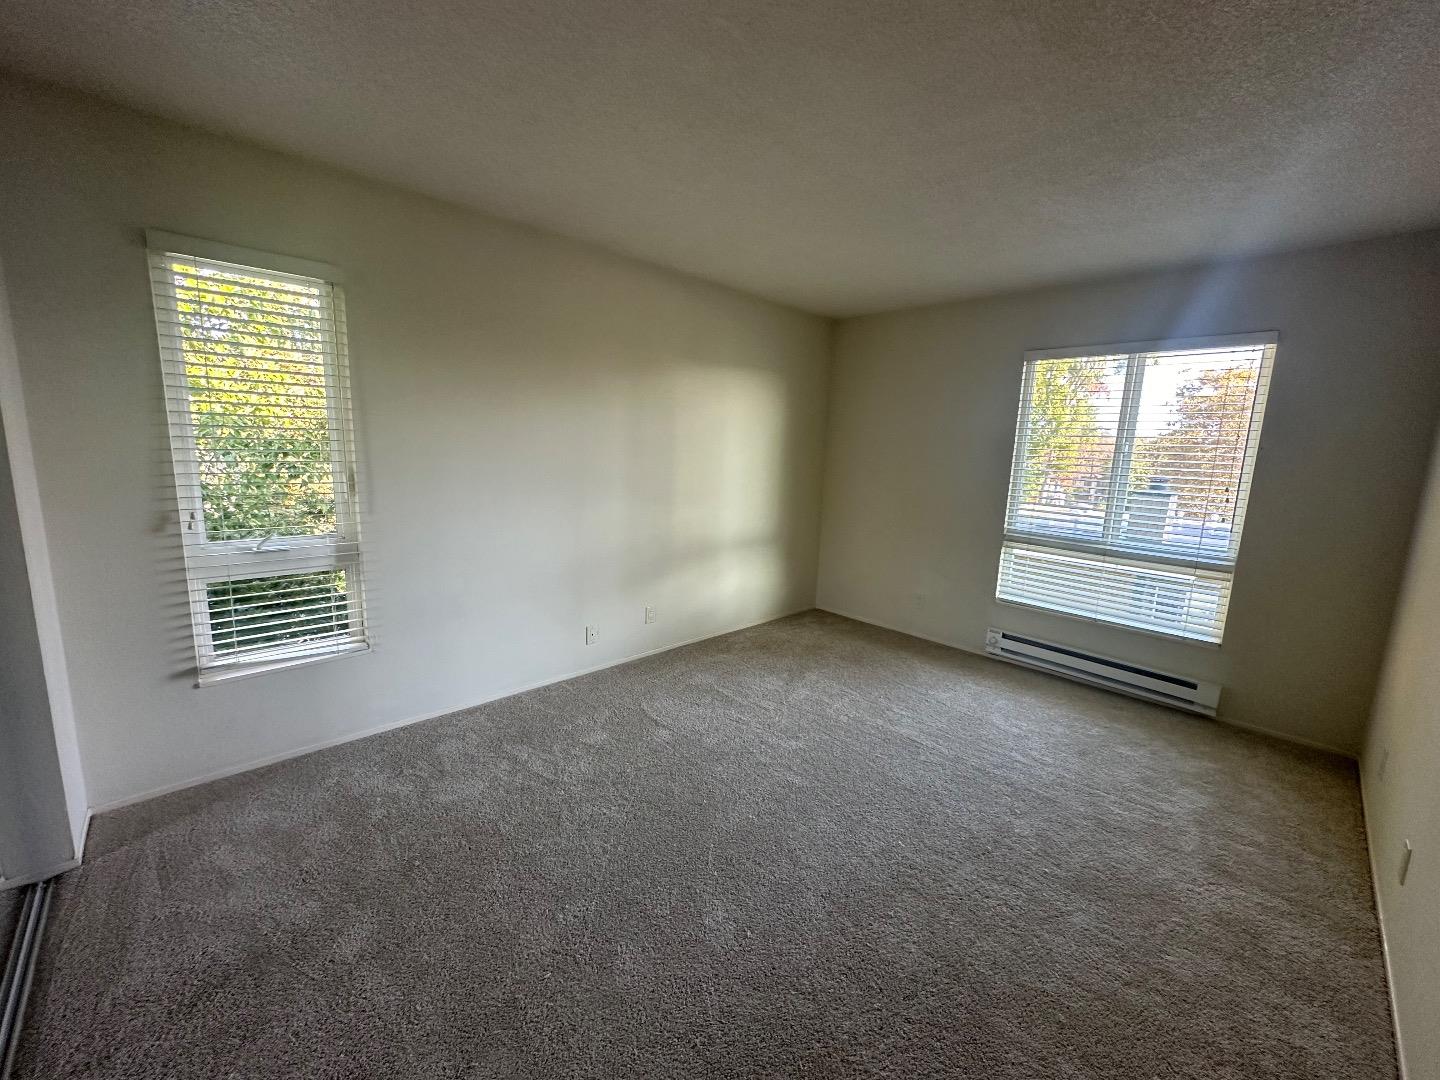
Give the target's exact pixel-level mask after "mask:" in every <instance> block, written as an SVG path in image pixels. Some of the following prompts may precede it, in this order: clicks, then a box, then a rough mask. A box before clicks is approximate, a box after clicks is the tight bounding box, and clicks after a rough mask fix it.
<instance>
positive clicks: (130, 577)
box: [0, 81, 829, 807]
mask: <svg viewBox="0 0 1440 1080" xmlns="http://www.w3.org/2000/svg"><path fill="white" fill-rule="evenodd" d="M0 145H3V146H4V147H5V153H4V155H3V156H0V205H3V206H4V207H5V212H4V213H3V214H0V255H3V257H4V259H5V261H6V266H7V269H8V273H9V279H10V294H11V304H12V308H13V313H14V322H15V336H16V342H17V344H18V349H19V355H20V361H21V373H22V376H23V383H24V390H25V394H26V397H27V405H28V415H29V420H30V430H31V439H32V442H33V446H34V453H35V464H36V471H37V475H38V478H39V488H40V494H41V498H42V501H43V504H44V509H45V515H46V524H47V527H48V529H49V534H50V539H51V542H50V549H51V557H52V562H53V568H54V579H55V592H56V596H57V598H58V604H59V614H60V621H61V624H62V626H63V631H64V636H65V644H66V649H67V654H68V660H69V668H70V683H71V688H72V690H73V696H74V707H75V715H76V719H77V725H78V731H79V738H80V749H81V752H82V755H83V759H84V764H85V769H86V774H87V780H88V783H89V786H90V801H91V803H92V804H93V805H95V806H98V807H103V806H106V805H110V804H114V803H116V802H118V801H122V800H128V799H133V798H135V797H137V796H140V795H143V794H145V793H147V792H151V791H155V790H157V789H161V788H165V787H168V786H172V785H178V784H181V783H184V782H186V781H190V780H193V779H195V778H198V777H202V776H205V775H208V774H212V773H216V772H222V771H226V770H231V769H234V768H237V767H240V766H243V765H246V764H249V763H253V762H256V761H259V760H263V759H266V758H270V757H273V756H277V755H283V754H285V753H288V752H291V751H294V750H296V749H298V748H302V747H306V746H310V745H314V744H317V743H321V742H325V741H330V740H335V739H339V738H343V737H346V736H349V735H353V734H355V733H358V732H362V731H365V730H369V729H372V728H374V727H376V726H379V725H384V724H387V723H391V722H395V721H399V720H402V719H405V718H410V717H417V716H421V715H425V714H432V713H436V712H440V711H444V710H449V709H453V708H458V707H462V706H466V705H469V704H473V703H475V702H478V701H481V700H483V699H487V698H489V697H492V696H496V695H500V694H504V693H506V692H509V691H512V690H515V689H517V688H520V687H524V686H527V685H530V684H534V683H537V682H543V681H548V680H552V679H556V678H560V677H562V676H565V675H567V674H570V673H572V672H576V671H579V670H581V669H584V668H588V667H591V666H594V665H598V664H601V663H605V662H609V661H613V660H616V659H618V658H621V657H625V656H629V655H632V654H636V653H640V652H644V651H647V650H653V649H658V648H661V647H664V646H668V645H671V644H674V643H677V642H680V641H684V640H687V639H692V638H698V637H704V636H709V635H713V634H717V633H721V632H724V631H727V630H730V629H733V628H736V627H739V626H742V625H745V624H749V623H753V622H757V621H761V620H765V619H768V618H772V617H775V616H778V615H781V614H784V613H786V612H790V611H794V610H797V609H801V608H806V607H809V606H810V605H811V603H812V601H813V599H814V579H815V565H816V558H817V554H816V548H817V528H818V496H819V477H820V468H821V444H822V429H823V423H824V404H825V385H826V384H825V379H826V372H827V355H828V339H829V328H828V325H827V324H826V323H825V322H824V321H823V320H821V319H818V318H815V317H812V316H808V315H802V314H799V313H796V312H793V311H790V310H788V309H784V308H781V307H778V306H776V305H773V304H769V303H766V302H762V301H759V300H756V299H752V298H749V297H746V296H743V295H740V294H738V293H734V292H731V291H728V290H725V289H722V288H719V287H716V286H712V285H709V284H705V283H702V282H699V281H696V280H693V279H689V278H685V277H682V276H679V275H674V274H670V273H667V272H664V271H661V270H658V269H655V268H652V267H648V266H645V265H643V264H640V263H636V262H633V261H629V260H626V259H623V258H620V257H617V256H613V255H610V254H606V253H603V252H600V251H598V250H596V249H593V248H589V247H586V246H584V245H581V244H577V243H574V242H571V241H567V240H563V239H559V238H555V237H552V236H548V235H545V234H542V233H539V232H536V231H534V230H530V229H527V228H524V227H521V226H518V225H514V224H509V223H505V222H501V221H498V220H495V219H491V218H487V217H484V216H481V215H478V214H474V213H471V212H467V211H463V210H460V209H457V208H454V207H451V206H447V205H444V204H442V203H438V202H434V201H430V200H427V199H423V198H420V197H417V196H413V195H409V194H405V193H402V192H400V191H397V190H393V189H390V188H387V187H384V186H380V185H376V184H371V183H368V182H364V181H361V180H359V179H355V178H352V177H349V176H347V175H344V174H341V173H338V172H334V171H330V170H328V169H325V168H321V167H318V166H312V165H309V164H306V163H303V162H300V161H297V160H294V159H291V158H288V157H283V156H279V155H274V154H270V153H267V152H264V151H262V150H258V149H255V148H252V147H250V146H247V145H243V144H240V143H237V142H232V141H229V140H226V139H223V138H219V137H214V136H210V135H206V134H201V133H198V132H195V131H191V130H188V129H185V128H181V127H177V126H174V125H171V124H168V123H165V122H163V121H160V120H155V119H151V118H147V117H143V116H140V115H138V114H135V113H131V112H128V111H125V110H123V109H120V108H116V107H112V106H109V105H105V104H102V103H100V102H98V101H95V100H92V99H88V98H84V97H81V96H77V95H72V94H69V93H65V92H61V91H58V90H52V89H48V88H43V87H40V86H37V85H34V84H30V83H25V82H18V81H3V82H0ZM147 226H153V227H158V228H164V229H169V230H172V231H175V232H180V233H185V234H188V235H193V236H200V237H205V238H209V239H215V240H220V241H225V242H229V243H234V244H239V245H243V246H248V247H254V248H259V249H262V250H269V251H276V252H281V253H285V254H290V255H296V256H301V257H306V258H312V259H316V260H320V261H323V262H327V263H332V264H335V265H337V266H340V267H342V268H343V269H344V272H345V275H346V300H347V308H348V314H349V327H350V336H351V355H352V366H353V375H354V383H355V392H356V398H357V409H358V416H357V421H358V427H359V434H360V441H361V453H362V457H363V486H364V489H365V495H366V499H367V502H368V504H369V507H370V519H369V524H368V528H367V531H366V541H367V544H368V552H367V585H368V597H369V601H370V617H371V622H372V625H373V627H374V641H375V648H374V651H373V652H372V653H370V654H368V655H364V656H359V657H354V658H349V659H345V660H340V661H335V662H330V663H324V664H319V665H314V666H309V667H304V668H301V669H297V670H291V671H286V672H281V673H275V674H270V675H267V676H261V677H257V678H253V679H246V680H241V681H237V682H231V683H227V684H223V685H219V686H214V687H209V688H206V689H203V690H197V689H195V688H194V686H193V685H192V682H191V679H192V673H191V672H190V670H189V665H190V662H191V657H190V655H189V642H188V636H189V635H188V628H187V623H186V614H185V610H184V602H183V596H182V595H181V594H180V593H179V592H178V591H177V589H176V585H177V584H178V580H179V576H178V575H179V558H180V553H179V545H178V538H177V536H176V535H174V532H173V528H172V527H171V526H170V525H169V524H168V522H167V517H168V515H169V514H170V513H171V512H172V510H171V508H170V505H169V500H170V499H171V497H172V496H171V493H170V491H169V489H168V484H169V481H168V477H167V473H166V452H165V428H164V413H163V407H162V399H161V383H160V369H159V359H158V356H157V351H156V345H155V334H154V326H153V321H152V316H151V311H150V300H149V294H148V283H147V276H146V264H145V258H144V252H143V243H142V238H141V230H142V229H144V228H145V227H147ZM647 604H651V605H654V606H655V607H656V608H657V610H658V614H659V619H658V621H657V622H656V623H655V624H654V625H651V626H646V625H645V624H644V622H643V610H644V606H645V605H647ZM586 623H597V624H598V625H599V627H600V642H599V644H597V645H595V646H591V647H586V646H585V645H584V637H583V627H584V625H585V624H586Z"/></svg>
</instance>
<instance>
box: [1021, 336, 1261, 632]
mask: <svg viewBox="0 0 1440 1080" xmlns="http://www.w3.org/2000/svg"><path fill="white" fill-rule="evenodd" d="M1273 358H1274V336H1273V335H1251V336H1248V337H1245V338H1238V339H1229V340H1224V341H1220V342H1217V343H1216V344H1215V345H1214V346H1212V347H1203V348H1201V347H1194V346H1192V347H1177V348H1173V349H1167V348H1165V347H1164V346H1163V345H1159V346H1152V347H1148V348H1146V349H1145V351H1143V352H1120V351H1113V350H1112V351H1109V352H1104V351H1100V352H1085V351H1083V350H1081V351H1077V352H1076V353H1075V355H1073V356H1060V355H1056V354H1054V353H1053V352H1052V353H1047V354H1044V355H1043V356H1038V357H1032V358H1028V359H1027V361H1026V363H1025V367H1024V382H1023V388H1022V393H1021V405H1020V414H1019V419H1018V422H1017V425H1016V436H1015V455H1014V459H1013V462H1012V465H1011V470H1010V494H1009V499H1008V502H1007V507H1006V514H1005V533H1006V536H1005V540H1004V542H1003V545H1002V552H1001V560H1000V573H999V576H998V579H997V584H996V596H997V598H998V599H1001V600H1007V601H1010V602H1012V603H1024V604H1027V605H1030V606H1035V607H1042V608H1047V609H1049V610H1052V611H1058V612H1061V613H1064V614H1067V615H1074V616H1078V617H1081V618H1089V619H1094V620H1098V621H1102V622H1109V623H1114V624H1117V625H1121V626H1129V627H1132V628H1138V629H1144V630H1148V631H1152V632H1156V633H1162V634H1168V635H1171V636H1176V637H1181V638H1186V639H1191V640H1198V641H1206V642H1211V643H1218V642H1219V641H1220V639H1221V636H1222V634H1223V631H1224V624H1225V615H1226V609H1227V607H1228V600H1229V590H1230V580H1231V576H1232V574H1233V567H1234V559H1235V554H1236V552H1237V551H1238V550H1239V544H1240V535H1241V529H1242V526H1243V523H1244V513H1245V505H1246V502H1247V499H1248V496H1249V490H1250V484H1251V481H1252V479H1253V475H1254V467H1255V455H1256V451H1257V448H1258V441H1259V433H1260V424H1261V419H1262V417H1263V413H1264V404H1265V400H1266V396H1267V394H1268V391H1269V378H1270V367H1271V364H1272V362H1273Z"/></svg>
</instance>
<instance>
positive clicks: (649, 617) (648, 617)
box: [645, 604, 655, 625]
mask: <svg viewBox="0 0 1440 1080" xmlns="http://www.w3.org/2000/svg"><path fill="white" fill-rule="evenodd" d="M654 621H655V609H654V608H653V607H650V606H649V605H648V604H647V605H646V606H645V622H646V624H647V625H648V624H650V623H653V622H654Z"/></svg>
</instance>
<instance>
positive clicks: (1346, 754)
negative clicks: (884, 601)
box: [815, 604, 1356, 761]
mask: <svg viewBox="0 0 1440 1080" xmlns="http://www.w3.org/2000/svg"><path fill="white" fill-rule="evenodd" d="M815 606H816V607H817V608H818V609H819V610H820V611H826V612H829V613H830V614H831V615H839V616H840V617H841V618H842V619H851V620H853V621H854V622H858V623H865V624H866V625H867V626H877V627H879V628H880V629H881V630H890V631H893V632H894V633H897V634H904V635H905V636H906V637H913V638H919V639H920V640H921V641H931V642H934V643H935V644H936V645H944V646H946V647H948V648H951V649H958V650H959V651H960V652H963V653H969V654H970V655H971V656H979V657H983V658H984V659H986V660H994V661H996V662H997V663H1002V664H1003V663H1007V661H1005V660H1002V659H1001V658H999V657H995V656H991V655H990V654H989V653H987V652H986V651H985V650H984V649H976V648H972V647H971V646H969V645H962V644H960V643H959V642H958V641H953V640H946V639H945V638H941V637H935V636H934V635H931V634H922V633H919V632H918V631H915V630H907V629H906V628H905V627H903V626H893V625H891V624H890V623H884V622H880V621H879V620H878V619H870V618H866V617H865V616H864V615H856V614H854V613H852V612H849V611H841V610H840V609H839V608H832V607H824V606H822V605H819V604H816V605H815ZM1015 666H1020V667H1024V666H1025V665H1023V664H1022V665H1015ZM1029 670H1032V671H1033V670H1034V669H1033V668H1031V669H1029ZM1055 677H1056V678H1063V676H1059V675H1057V676H1055ZM1080 685H1088V684H1080ZM1161 707H1162V708H1164V706H1161ZM1187 715H1194V714H1193V713H1190V714H1187ZM1215 721H1216V722H1217V723H1220V724H1224V725H1225V726H1226V727H1230V728H1235V729H1236V730H1237V731H1249V732H1252V733H1253V734H1256V735H1266V736H1269V737H1270V738H1272V739H1279V740H1280V741H1281V742H1288V743H1293V744H1295V745H1296V746H1303V747H1306V748H1307V749H1310V750H1323V751H1325V752H1326V753H1327V754H1337V755H1339V756H1340V757H1343V758H1346V759H1348V760H1350V761H1355V760H1356V756H1355V752H1354V751H1352V750H1342V749H1341V748H1340V747H1338V746H1331V745H1330V744H1329V743H1323V742H1317V741H1316V740H1314V739H1307V738H1304V737H1303V736H1301V735H1291V734H1290V733H1289V732H1285V731H1276V730H1274V729H1273V728H1265V727H1260V726H1259V725H1256V724H1240V723H1236V722H1235V721H1234V720H1230V719H1228V718H1226V717H1224V716H1217V717H1216V718H1215Z"/></svg>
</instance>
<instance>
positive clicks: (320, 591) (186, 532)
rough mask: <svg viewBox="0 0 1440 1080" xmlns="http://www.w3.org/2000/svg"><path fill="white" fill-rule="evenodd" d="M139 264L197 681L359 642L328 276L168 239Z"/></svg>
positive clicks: (347, 446)
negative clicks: (181, 544)
mask: <svg viewBox="0 0 1440 1080" xmlns="http://www.w3.org/2000/svg"><path fill="white" fill-rule="evenodd" d="M150 268H151V274H150V280H151V287H152V292H153V295H154V299H155V323H156V333H157V335H158V338H159V342H160V351H161V359H162V368H163V380H162V382H163V388H164V396H165V401H166V409H167V414H168V416H169V422H170V438H171V450H172V458H173V462H174V482H175V491H176V495H177V499H178V502H179V507H178V509H179V525H180V531H181V536H182V537H183V538H184V541H185V570H186V577H187V581H188V590H189V595H190V605H189V606H190V610H191V617H192V624H193V630H194V637H195V646H196V658H197V663H198V666H199V668H200V670H201V673H202V674H201V678H202V681H203V680H204V672H205V671H206V670H207V669H210V668H220V667H224V668H226V669H227V670H233V669H234V668H235V666H236V665H237V664H241V665H243V664H255V665H265V664H268V663H270V662H272V661H274V660H275V659H276V658H281V657H283V658H293V657H298V656H304V655H307V654H308V651H309V650H313V651H314V652H315V654H316V655H320V654H322V653H323V654H325V655H334V653H335V652H336V651H337V649H350V648H357V647H360V646H363V645H364V644H365V643H366V640H367V638H366V629H365V619H364V605H363V599H362V595H361V592H362V591H361V587H360V582H361V565H360V546H359V533H358V530H359V504H358V500H357V498H356V493H355V491H354V480H353V478H354V475H355V467H354V440H353V436H352V434H351V421H350V395H349V387H348V371H347V366H346V356H345V341H346V335H345V330H344V319H343V312H342V310H341V301H340V297H339V295H338V291H337V290H336V289H335V288H334V286H332V285H331V284H329V283H327V282H325V281H321V280H319V279H311V278H302V277H298V276H296V275H293V274H280V273H276V274H273V275H272V274H271V273H270V272H268V271H263V270H257V269H255V268H253V267H241V266H236V265H231V264H228V263H222V262H216V261H213V260H206V259H199V258H195V257H193V256H189V255H185V254H184V253H176V252H160V251H157V252H152V253H151V255H150Z"/></svg>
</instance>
